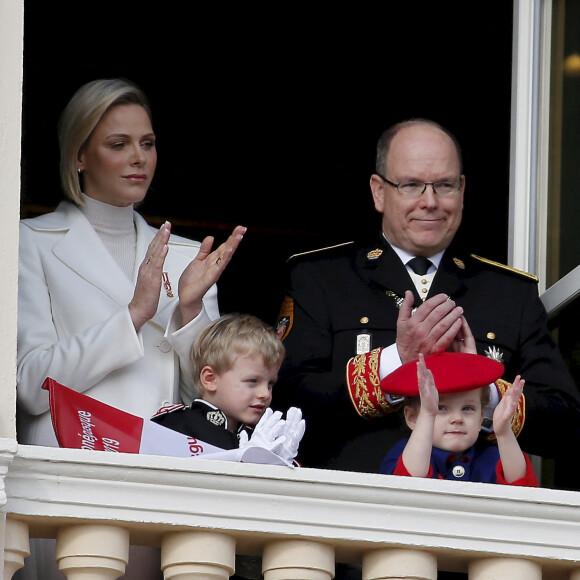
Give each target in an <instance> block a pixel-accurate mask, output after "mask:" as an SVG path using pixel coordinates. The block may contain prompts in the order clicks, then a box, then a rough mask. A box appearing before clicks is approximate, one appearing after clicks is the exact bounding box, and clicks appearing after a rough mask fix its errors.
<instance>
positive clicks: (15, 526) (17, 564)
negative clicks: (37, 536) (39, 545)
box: [4, 518, 30, 580]
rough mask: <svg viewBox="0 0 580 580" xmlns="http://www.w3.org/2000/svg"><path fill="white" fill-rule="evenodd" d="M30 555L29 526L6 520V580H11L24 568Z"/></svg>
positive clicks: (17, 521) (9, 519)
mask: <svg viewBox="0 0 580 580" xmlns="http://www.w3.org/2000/svg"><path fill="white" fill-rule="evenodd" d="M29 555H30V544H29V541H28V524H25V523H24V522H21V521H19V520H13V519H11V518H6V541H5V544H4V580H10V579H11V578H12V576H13V574H14V572H16V570H19V569H20V568H22V566H24V558H26V557H27V556H29Z"/></svg>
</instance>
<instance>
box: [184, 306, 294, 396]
mask: <svg viewBox="0 0 580 580" xmlns="http://www.w3.org/2000/svg"><path fill="white" fill-rule="evenodd" d="M285 354H286V352H285V349H284V345H283V344H282V341H281V340H280V339H279V338H278V335H277V334H276V331H275V330H274V328H273V327H271V326H270V325H268V324H266V323H265V322H264V321H262V320H260V319H259V318H257V317H256V316H252V315H251V314H224V315H223V316H221V317H220V318H218V319H217V320H214V321H213V322H211V323H210V324H208V325H207V326H206V327H205V328H204V329H203V330H202V331H201V332H200V334H199V335H198V336H197V338H196V339H195V341H194V343H193V346H192V348H191V365H192V373H193V382H194V385H195V388H196V390H197V392H198V394H199V395H201V394H202V387H201V383H200V380H199V375H200V372H201V370H202V369H203V368H204V367H205V366H210V367H211V368H212V369H213V370H214V371H215V372H216V373H218V374H221V373H224V372H227V371H229V370H231V369H232V368H233V366H234V364H235V362H236V358H237V357H238V356H242V355H249V356H260V357H262V361H263V363H264V366H266V367H267V368H269V369H271V368H274V367H279V366H280V365H281V364H282V362H283V360H284V357H285Z"/></svg>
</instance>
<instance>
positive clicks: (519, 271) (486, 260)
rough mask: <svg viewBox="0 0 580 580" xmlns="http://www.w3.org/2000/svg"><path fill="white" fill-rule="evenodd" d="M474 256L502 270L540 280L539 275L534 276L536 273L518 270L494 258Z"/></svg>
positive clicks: (473, 255) (472, 255) (535, 280)
mask: <svg viewBox="0 0 580 580" xmlns="http://www.w3.org/2000/svg"><path fill="white" fill-rule="evenodd" d="M471 257H472V258H475V259H476V260H479V261H480V262H484V263H485V264H489V265H491V266H497V267H498V268H501V269H502V270H507V271H508V272H512V273H514V274H519V275H520V276H524V277H526V278H529V279H530V280H533V281H534V282H537V281H538V277H537V276H534V274H530V273H528V272H524V271H523V270H518V269H516V268H512V267H511V266H506V265H505V264H500V263H499V262H494V261H493V260H488V259H487V258H482V257H481V256H477V255H475V254H471Z"/></svg>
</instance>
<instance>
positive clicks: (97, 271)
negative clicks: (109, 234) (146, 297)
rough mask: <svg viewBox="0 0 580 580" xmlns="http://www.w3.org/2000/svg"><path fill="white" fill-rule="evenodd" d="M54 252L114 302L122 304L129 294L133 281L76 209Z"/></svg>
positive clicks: (131, 292)
mask: <svg viewBox="0 0 580 580" xmlns="http://www.w3.org/2000/svg"><path fill="white" fill-rule="evenodd" d="M77 211H78V210H77ZM54 255H55V256H56V257H57V258H58V259H59V260H61V261H62V262H63V263H64V264H66V265H67V266H68V267H69V268H70V269H71V270H73V271H75V272H76V273H77V274H78V275H79V276H81V277H82V278H84V279H85V280H86V281H87V282H89V283H90V284H93V285H94V286H95V287H96V288H99V289H100V290H102V291H103V292H104V293H106V294H107V295H108V296H110V297H111V298H112V299H113V300H114V301H115V302H117V303H118V304H120V305H123V306H126V305H127V304H128V303H129V302H130V300H131V298H132V297H133V291H134V285H133V283H132V282H131V280H129V278H127V276H126V275H125V274H124V273H123V271H122V270H121V268H119V266H118V265H117V262H115V260H114V258H113V257H112V256H111V254H110V253H109V251H108V250H107V248H106V247H105V246H104V244H103V242H102V241H101V239H100V238H99V235H98V234H97V232H96V231H95V230H94V229H93V227H92V226H91V225H90V223H89V222H88V220H87V219H86V218H85V217H84V216H83V215H82V214H81V213H80V211H79V216H78V217H77V218H76V219H74V220H73V221H72V222H71V224H70V228H69V230H68V232H67V233H66V234H65V235H64V236H63V238H62V240H60V242H58V243H57V244H56V245H55V246H54Z"/></svg>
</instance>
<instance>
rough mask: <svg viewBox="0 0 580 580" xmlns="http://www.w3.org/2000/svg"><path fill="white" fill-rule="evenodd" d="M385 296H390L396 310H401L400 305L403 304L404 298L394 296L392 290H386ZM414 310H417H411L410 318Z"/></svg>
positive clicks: (415, 308)
mask: <svg viewBox="0 0 580 580" xmlns="http://www.w3.org/2000/svg"><path fill="white" fill-rule="evenodd" d="M385 294H386V295H387V296H390V297H391V298H392V299H393V300H394V301H395V305H396V306H397V308H399V309H400V308H401V305H402V304H403V300H404V298H403V297H402V296H399V295H398V294H395V293H394V292H393V291H392V290H386V291H385ZM416 310H417V307H416V306H415V307H414V308H413V310H411V316H413V314H415V311H416Z"/></svg>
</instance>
